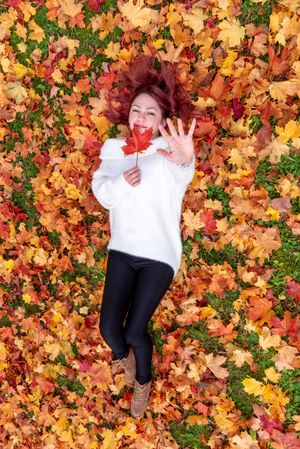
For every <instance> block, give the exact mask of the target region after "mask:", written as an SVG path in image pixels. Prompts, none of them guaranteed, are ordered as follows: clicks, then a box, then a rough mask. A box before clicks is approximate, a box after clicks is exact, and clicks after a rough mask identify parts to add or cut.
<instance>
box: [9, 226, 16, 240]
mask: <svg viewBox="0 0 300 449" xmlns="http://www.w3.org/2000/svg"><path fill="white" fill-rule="evenodd" d="M8 226H9V237H10V238H14V237H15V236H16V228H15V226H14V224H13V223H9V224H8Z"/></svg>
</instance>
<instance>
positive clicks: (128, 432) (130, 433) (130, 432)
mask: <svg viewBox="0 0 300 449" xmlns="http://www.w3.org/2000/svg"><path fill="white" fill-rule="evenodd" d="M126 421H127V420H126ZM120 430H121V431H122V432H123V434H124V435H125V436H126V437H130V438H136V437H137V436H138V434H137V433H136V425H135V424H134V423H133V422H130V421H128V422H127V423H126V425H125V426H121V427H120Z"/></svg>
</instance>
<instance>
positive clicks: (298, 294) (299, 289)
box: [286, 281, 300, 302]
mask: <svg viewBox="0 0 300 449" xmlns="http://www.w3.org/2000/svg"><path fill="white" fill-rule="evenodd" d="M286 294H287V295H289V296H291V297H292V298H294V299H295V300H296V302H300V284H297V282H295V281H290V282H288V289H287V291H286Z"/></svg>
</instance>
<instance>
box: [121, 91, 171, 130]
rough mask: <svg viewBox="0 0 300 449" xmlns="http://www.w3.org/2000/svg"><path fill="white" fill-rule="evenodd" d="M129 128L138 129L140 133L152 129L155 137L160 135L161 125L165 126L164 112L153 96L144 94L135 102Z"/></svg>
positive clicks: (131, 109) (130, 114)
mask: <svg viewBox="0 0 300 449" xmlns="http://www.w3.org/2000/svg"><path fill="white" fill-rule="evenodd" d="M128 121H129V127H130V129H133V128H134V127H136V128H137V129H138V131H139V132H140V133H144V132H145V131H146V130H147V129H149V128H152V130H153V135H152V136H153V137H157V136H158V134H159V129H158V127H159V125H163V126H164V125H165V120H164V119H163V115H162V111H161V109H160V107H159V104H158V103H157V101H156V100H155V99H154V98H153V97H151V95H149V94H146V93H142V94H139V95H138V96H137V97H135V99H134V100H133V102H132V104H131V107H130V111H129V119H128Z"/></svg>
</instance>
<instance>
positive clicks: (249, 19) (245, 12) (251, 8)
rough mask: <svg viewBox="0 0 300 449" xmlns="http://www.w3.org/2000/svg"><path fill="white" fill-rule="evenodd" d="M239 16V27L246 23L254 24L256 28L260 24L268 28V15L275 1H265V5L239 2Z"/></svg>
mask: <svg viewBox="0 0 300 449" xmlns="http://www.w3.org/2000/svg"><path fill="white" fill-rule="evenodd" d="M241 3H242V4H241V14H240V15H239V16H238V20H239V21H240V23H241V25H246V24H247V23H254V25H256V26H258V25H259V24H260V23H262V24H264V25H266V26H267V27H268V26H269V22H270V15H271V13H272V9H273V6H274V5H275V4H276V3H277V1H276V0H267V1H266V2H265V3H254V2H252V1H251V0H243V1H242V2H241Z"/></svg>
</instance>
